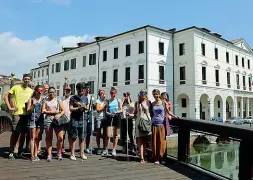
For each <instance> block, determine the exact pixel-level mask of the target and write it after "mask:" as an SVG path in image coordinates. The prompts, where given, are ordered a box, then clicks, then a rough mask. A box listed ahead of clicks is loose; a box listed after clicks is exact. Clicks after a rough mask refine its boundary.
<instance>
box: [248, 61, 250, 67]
mask: <svg viewBox="0 0 253 180" xmlns="http://www.w3.org/2000/svg"><path fill="white" fill-rule="evenodd" d="M248 69H250V60H249V59H248Z"/></svg>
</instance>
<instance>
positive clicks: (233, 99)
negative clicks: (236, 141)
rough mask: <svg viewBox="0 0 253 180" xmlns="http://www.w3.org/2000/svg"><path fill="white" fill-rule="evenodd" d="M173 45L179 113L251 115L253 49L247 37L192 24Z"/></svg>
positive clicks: (178, 34) (182, 114) (201, 115)
mask: <svg viewBox="0 0 253 180" xmlns="http://www.w3.org/2000/svg"><path fill="white" fill-rule="evenodd" d="M174 44H175V51H174V53H175V56H174V62H175V66H174V68H175V72H176V73H175V79H174V81H175V109H176V113H177V114H179V115H181V116H183V117H193V118H196V119H210V118H212V117H221V118H222V119H223V120H226V119H228V118H230V117H231V116H232V117H238V116H241V117H245V116H249V115H251V112H252V106H251V104H252V102H253V99H252V98H253V93H252V78H251V77H252V60H253V52H252V49H251V48H250V47H249V45H248V44H247V43H246V41H245V40H243V39H238V40H234V41H228V40H225V39H223V38H222V37H221V35H219V34H217V33H212V32H211V31H209V30H208V29H204V28H197V27H192V28H188V29H185V30H182V31H177V32H176V33H175V35H174Z"/></svg>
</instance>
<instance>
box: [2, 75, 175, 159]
mask: <svg viewBox="0 0 253 180" xmlns="http://www.w3.org/2000/svg"><path fill="white" fill-rule="evenodd" d="M30 80H31V77H30V76H29V75H28V74H24V75H23V84H22V85H14V86H13V87H12V88H11V89H10V90H9V92H8V95H6V96H5V97H4V100H5V102H6V105H7V107H8V109H9V110H10V112H12V114H13V120H12V135H11V139H10V153H9V159H12V160H14V159H15V154H14V149H15V146H16V144H17V143H19V148H18V155H20V154H22V152H23V145H24V141H25V139H26V140H27V139H30V141H29V142H30V151H31V161H39V160H40V159H39V157H38V154H39V153H40V151H41V141H42V135H43V133H44V132H45V134H46V137H45V141H46V151H45V153H46V156H47V161H48V162H50V161H52V141H53V132H55V135H56V137H57V159H58V160H62V154H63V153H65V149H64V141H65V135H66V134H68V142H69V150H70V159H71V160H76V156H75V144H76V140H77V138H78V139H79V148H80V158H81V159H82V160H86V159H87V156H86V155H85V153H90V150H89V145H90V138H91V135H92V121H93V119H94V122H95V126H96V132H97V133H96V143H97V147H98V151H97V153H98V154H101V155H102V156H107V155H108V153H109V152H108V145H109V139H110V137H111V136H113V139H114V141H113V147H112V153H111V154H112V156H116V147H117V144H118V135H119V129H121V132H122V138H121V139H122V142H123V143H124V144H125V145H124V146H123V149H122V151H123V152H124V153H125V152H126V151H129V150H133V151H134V147H135V145H134V144H135V142H134V141H135V140H134V139H135V138H134V136H133V121H135V137H136V138H137V144H138V150H139V155H140V159H141V161H140V163H142V164H144V163H146V159H145V152H146V148H147V143H148V142H149V140H150V139H151V144H152V158H153V160H154V162H155V163H156V164H159V163H161V162H162V161H163V157H164V154H165V151H166V135H169V134H170V127H169V120H170V119H171V118H179V117H178V116H175V115H174V114H173V113H172V104H171V103H170V102H169V96H168V94H167V93H166V92H164V93H160V91H159V90H158V89H154V90H153V91H152V94H153V97H154V99H155V101H154V102H151V101H150V100H149V99H148V96H147V90H146V89H142V90H141V91H140V92H139V95H138V100H137V101H136V102H132V100H131V97H130V93H124V94H123V96H124V97H123V99H122V100H120V99H119V98H118V97H117V90H116V88H114V87H111V89H110V98H109V99H107V98H106V93H105V91H104V90H99V92H98V97H99V98H98V99H97V100H94V98H93V97H92V96H91V95H90V94H89V91H90V89H89V86H88V85H87V84H85V83H77V84H76V92H77V93H76V95H71V87H69V86H66V87H65V89H64V91H65V92H64V96H63V97H57V95H56V89H55V88H54V87H49V85H48V84H44V86H41V85H37V86H35V88H34V89H31V88H30V87H29V84H30ZM93 116H94V118H92V117H93ZM101 129H103V148H102V149H101V147H100V139H101ZM112 131H113V132H112ZM112 134H113V135H112ZM126 134H128V135H129V139H130V148H129V149H127V148H126V147H128V146H126V144H127V143H128V142H127V141H126ZM27 137H28V138H27ZM85 142H86V149H85V148H84V144H85Z"/></svg>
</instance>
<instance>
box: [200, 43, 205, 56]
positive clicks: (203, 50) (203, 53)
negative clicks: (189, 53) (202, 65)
mask: <svg viewBox="0 0 253 180" xmlns="http://www.w3.org/2000/svg"><path fill="white" fill-rule="evenodd" d="M201 54H202V56H205V55H206V45H205V44H204V43H201Z"/></svg>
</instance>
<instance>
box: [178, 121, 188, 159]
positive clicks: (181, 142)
mask: <svg viewBox="0 0 253 180" xmlns="http://www.w3.org/2000/svg"><path fill="white" fill-rule="evenodd" d="M189 155H190V129H189V128H187V127H183V126H182V125H181V126H179V131H178V160H179V161H182V162H185V163H189Z"/></svg>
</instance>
